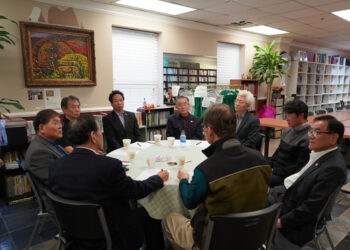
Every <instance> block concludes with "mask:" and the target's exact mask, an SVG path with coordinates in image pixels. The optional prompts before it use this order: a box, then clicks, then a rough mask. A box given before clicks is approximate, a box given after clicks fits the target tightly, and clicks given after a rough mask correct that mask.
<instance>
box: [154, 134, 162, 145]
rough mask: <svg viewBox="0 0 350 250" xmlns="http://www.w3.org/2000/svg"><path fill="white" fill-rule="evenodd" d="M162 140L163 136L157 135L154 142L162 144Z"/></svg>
mask: <svg viewBox="0 0 350 250" xmlns="http://www.w3.org/2000/svg"><path fill="white" fill-rule="evenodd" d="M161 139H162V135H160V134H156V135H154V141H155V142H156V143H160V140H161Z"/></svg>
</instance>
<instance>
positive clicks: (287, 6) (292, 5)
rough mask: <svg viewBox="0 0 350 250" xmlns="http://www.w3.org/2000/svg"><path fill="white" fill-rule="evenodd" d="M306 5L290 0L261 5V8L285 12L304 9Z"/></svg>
mask: <svg viewBox="0 0 350 250" xmlns="http://www.w3.org/2000/svg"><path fill="white" fill-rule="evenodd" d="M305 7H306V6H305V5H303V4H300V3H297V2H292V1H288V2H283V3H279V4H274V5H270V6H266V7H261V8H260V9H261V10H264V11H267V12H271V13H275V14H279V13H285V12H289V11H294V10H301V9H304V8H305Z"/></svg>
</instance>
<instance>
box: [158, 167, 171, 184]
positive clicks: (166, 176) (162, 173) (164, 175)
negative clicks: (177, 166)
mask: <svg viewBox="0 0 350 250" xmlns="http://www.w3.org/2000/svg"><path fill="white" fill-rule="evenodd" d="M157 175H159V177H160V178H162V180H163V182H164V181H167V180H168V179H169V172H168V171H167V170H162V171H159V172H158V173H157Z"/></svg>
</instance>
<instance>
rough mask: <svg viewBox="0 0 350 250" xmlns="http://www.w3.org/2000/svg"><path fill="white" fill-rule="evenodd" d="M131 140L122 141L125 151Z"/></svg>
mask: <svg viewBox="0 0 350 250" xmlns="http://www.w3.org/2000/svg"><path fill="white" fill-rule="evenodd" d="M130 143H131V140H130V139H123V147H124V148H125V149H127V148H128V147H129V146H130Z"/></svg>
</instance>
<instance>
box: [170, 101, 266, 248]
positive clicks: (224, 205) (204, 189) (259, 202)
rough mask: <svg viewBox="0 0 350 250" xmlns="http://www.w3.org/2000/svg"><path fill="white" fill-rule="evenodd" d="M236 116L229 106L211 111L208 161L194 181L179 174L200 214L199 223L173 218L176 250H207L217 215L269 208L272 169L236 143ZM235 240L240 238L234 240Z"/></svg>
mask: <svg viewBox="0 0 350 250" xmlns="http://www.w3.org/2000/svg"><path fill="white" fill-rule="evenodd" d="M235 129H236V116H235V114H234V112H233V110H232V109H231V108H230V107H229V106H228V105H226V104H218V105H214V106H212V107H211V108H209V109H208V110H207V111H206V113H205V115H204V135H205V137H206V139H207V141H208V142H209V143H210V144H211V145H210V146H209V147H208V148H206V149H205V150H203V153H204V154H205V155H206V156H207V157H208V159H206V160H205V161H203V162H202V163H201V164H199V165H198V166H197V167H196V168H195V170H194V174H193V177H192V180H191V183H189V182H188V181H189V175H188V174H187V173H185V172H182V171H181V170H179V172H178V179H179V180H180V183H179V188H180V194H181V198H182V200H183V202H184V205H185V207H187V208H188V209H194V208H196V207H197V206H198V207H197V209H196V212H195V215H194V216H193V218H192V219H191V220H190V219H187V218H185V217H184V216H182V215H180V214H177V213H171V214H170V215H168V216H167V218H166V219H165V221H164V231H165V233H166V235H167V237H168V239H169V241H170V243H171V244H172V245H173V248H174V249H201V247H203V244H204V239H205V236H206V231H207V225H208V220H209V217H210V216H211V215H214V214H226V213H239V212H249V211H254V210H258V209H261V208H263V207H264V205H265V201H266V193H267V189H268V186H269V183H270V176H271V168H270V166H269V165H268V162H267V161H266V160H265V158H264V157H263V156H262V155H261V153H260V152H258V151H256V150H253V149H250V148H247V147H242V145H241V143H240V142H239V140H238V139H236V138H235V137H234V135H235ZM232 237H234V235H232Z"/></svg>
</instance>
